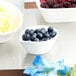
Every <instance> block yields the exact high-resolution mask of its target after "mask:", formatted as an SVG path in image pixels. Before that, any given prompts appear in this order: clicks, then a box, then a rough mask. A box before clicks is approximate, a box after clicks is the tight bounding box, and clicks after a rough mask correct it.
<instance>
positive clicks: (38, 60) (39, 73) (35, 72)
mask: <svg viewBox="0 0 76 76" xmlns="http://www.w3.org/2000/svg"><path fill="white" fill-rule="evenodd" d="M32 64H33V67H32V68H31V67H29V68H26V69H25V70H24V72H23V73H24V74H28V75H30V76H57V74H60V75H61V76H65V75H66V72H67V71H68V70H69V69H70V68H69V69H68V70H67V67H66V66H65V65H64V59H60V60H57V61H56V62H54V63H51V62H47V61H46V60H44V59H43V58H42V57H41V56H40V55H37V56H36V57H35V59H34V60H33V62H32ZM68 72H69V71H68Z"/></svg>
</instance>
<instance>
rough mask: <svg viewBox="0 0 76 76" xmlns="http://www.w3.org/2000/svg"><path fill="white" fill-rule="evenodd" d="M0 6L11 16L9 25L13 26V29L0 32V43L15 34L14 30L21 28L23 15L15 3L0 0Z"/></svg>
mask: <svg viewBox="0 0 76 76" xmlns="http://www.w3.org/2000/svg"><path fill="white" fill-rule="evenodd" d="M0 7H3V8H4V9H5V10H6V11H7V13H8V15H10V16H11V18H12V20H11V26H12V28H13V27H14V28H15V29H14V30H10V31H8V32H0V43H4V42H7V41H8V40H9V39H10V38H11V37H12V36H13V35H14V34H15V32H17V31H18V30H19V29H20V28H21V26H22V23H23V15H22V13H21V12H20V10H19V9H18V8H17V7H16V6H15V5H13V4H12V3H9V2H7V1H0ZM2 13H3V12H0V14H2ZM5 14H6V12H5Z"/></svg>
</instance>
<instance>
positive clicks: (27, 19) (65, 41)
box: [0, 9, 76, 69]
mask: <svg viewBox="0 0 76 76" xmlns="http://www.w3.org/2000/svg"><path fill="white" fill-rule="evenodd" d="M40 24H41V25H44V24H46V25H48V23H46V22H45V21H44V20H43V18H42V16H41V14H40V12H39V10H38V9H25V11H24V23H23V27H22V29H24V28H25V27H26V26H30V25H31V26H33V25H40ZM50 25H51V26H53V27H55V28H57V29H58V30H59V37H58V39H57V41H56V43H55V45H54V47H53V49H52V50H50V52H48V53H47V54H45V55H42V57H43V58H45V59H46V60H48V61H50V62H51V61H54V60H56V59H59V58H64V61H65V64H66V65H68V66H73V65H74V64H75V63H76V60H75V58H76V23H75V22H74V23H51V24H50ZM18 36H19V34H18V33H16V34H15V35H14V36H13V37H12V39H10V40H9V41H8V42H6V43H3V44H0V69H22V68H26V67H27V66H31V65H32V61H33V59H34V57H35V55H30V54H27V53H26V50H24V48H23V46H22V45H21V43H20V42H19V40H18Z"/></svg>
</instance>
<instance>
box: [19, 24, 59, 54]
mask: <svg viewBox="0 0 76 76" xmlns="http://www.w3.org/2000/svg"><path fill="white" fill-rule="evenodd" d="M57 36H58V31H57V29H55V28H53V27H50V26H44V25H37V26H28V27H26V28H25V29H24V30H23V32H22V33H21V35H20V39H19V40H20V42H21V43H22V45H23V47H24V49H25V50H26V52H27V53H29V54H45V53H47V52H49V51H51V50H52V47H53V45H54V43H55V41H56V39H57Z"/></svg>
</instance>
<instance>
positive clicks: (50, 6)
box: [47, 0, 55, 8]
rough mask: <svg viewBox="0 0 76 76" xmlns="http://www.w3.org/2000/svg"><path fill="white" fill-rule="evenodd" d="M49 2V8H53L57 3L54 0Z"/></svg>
mask: <svg viewBox="0 0 76 76" xmlns="http://www.w3.org/2000/svg"><path fill="white" fill-rule="evenodd" d="M47 4H48V5H49V8H53V5H54V4H55V3H54V1H53V0H47Z"/></svg>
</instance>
